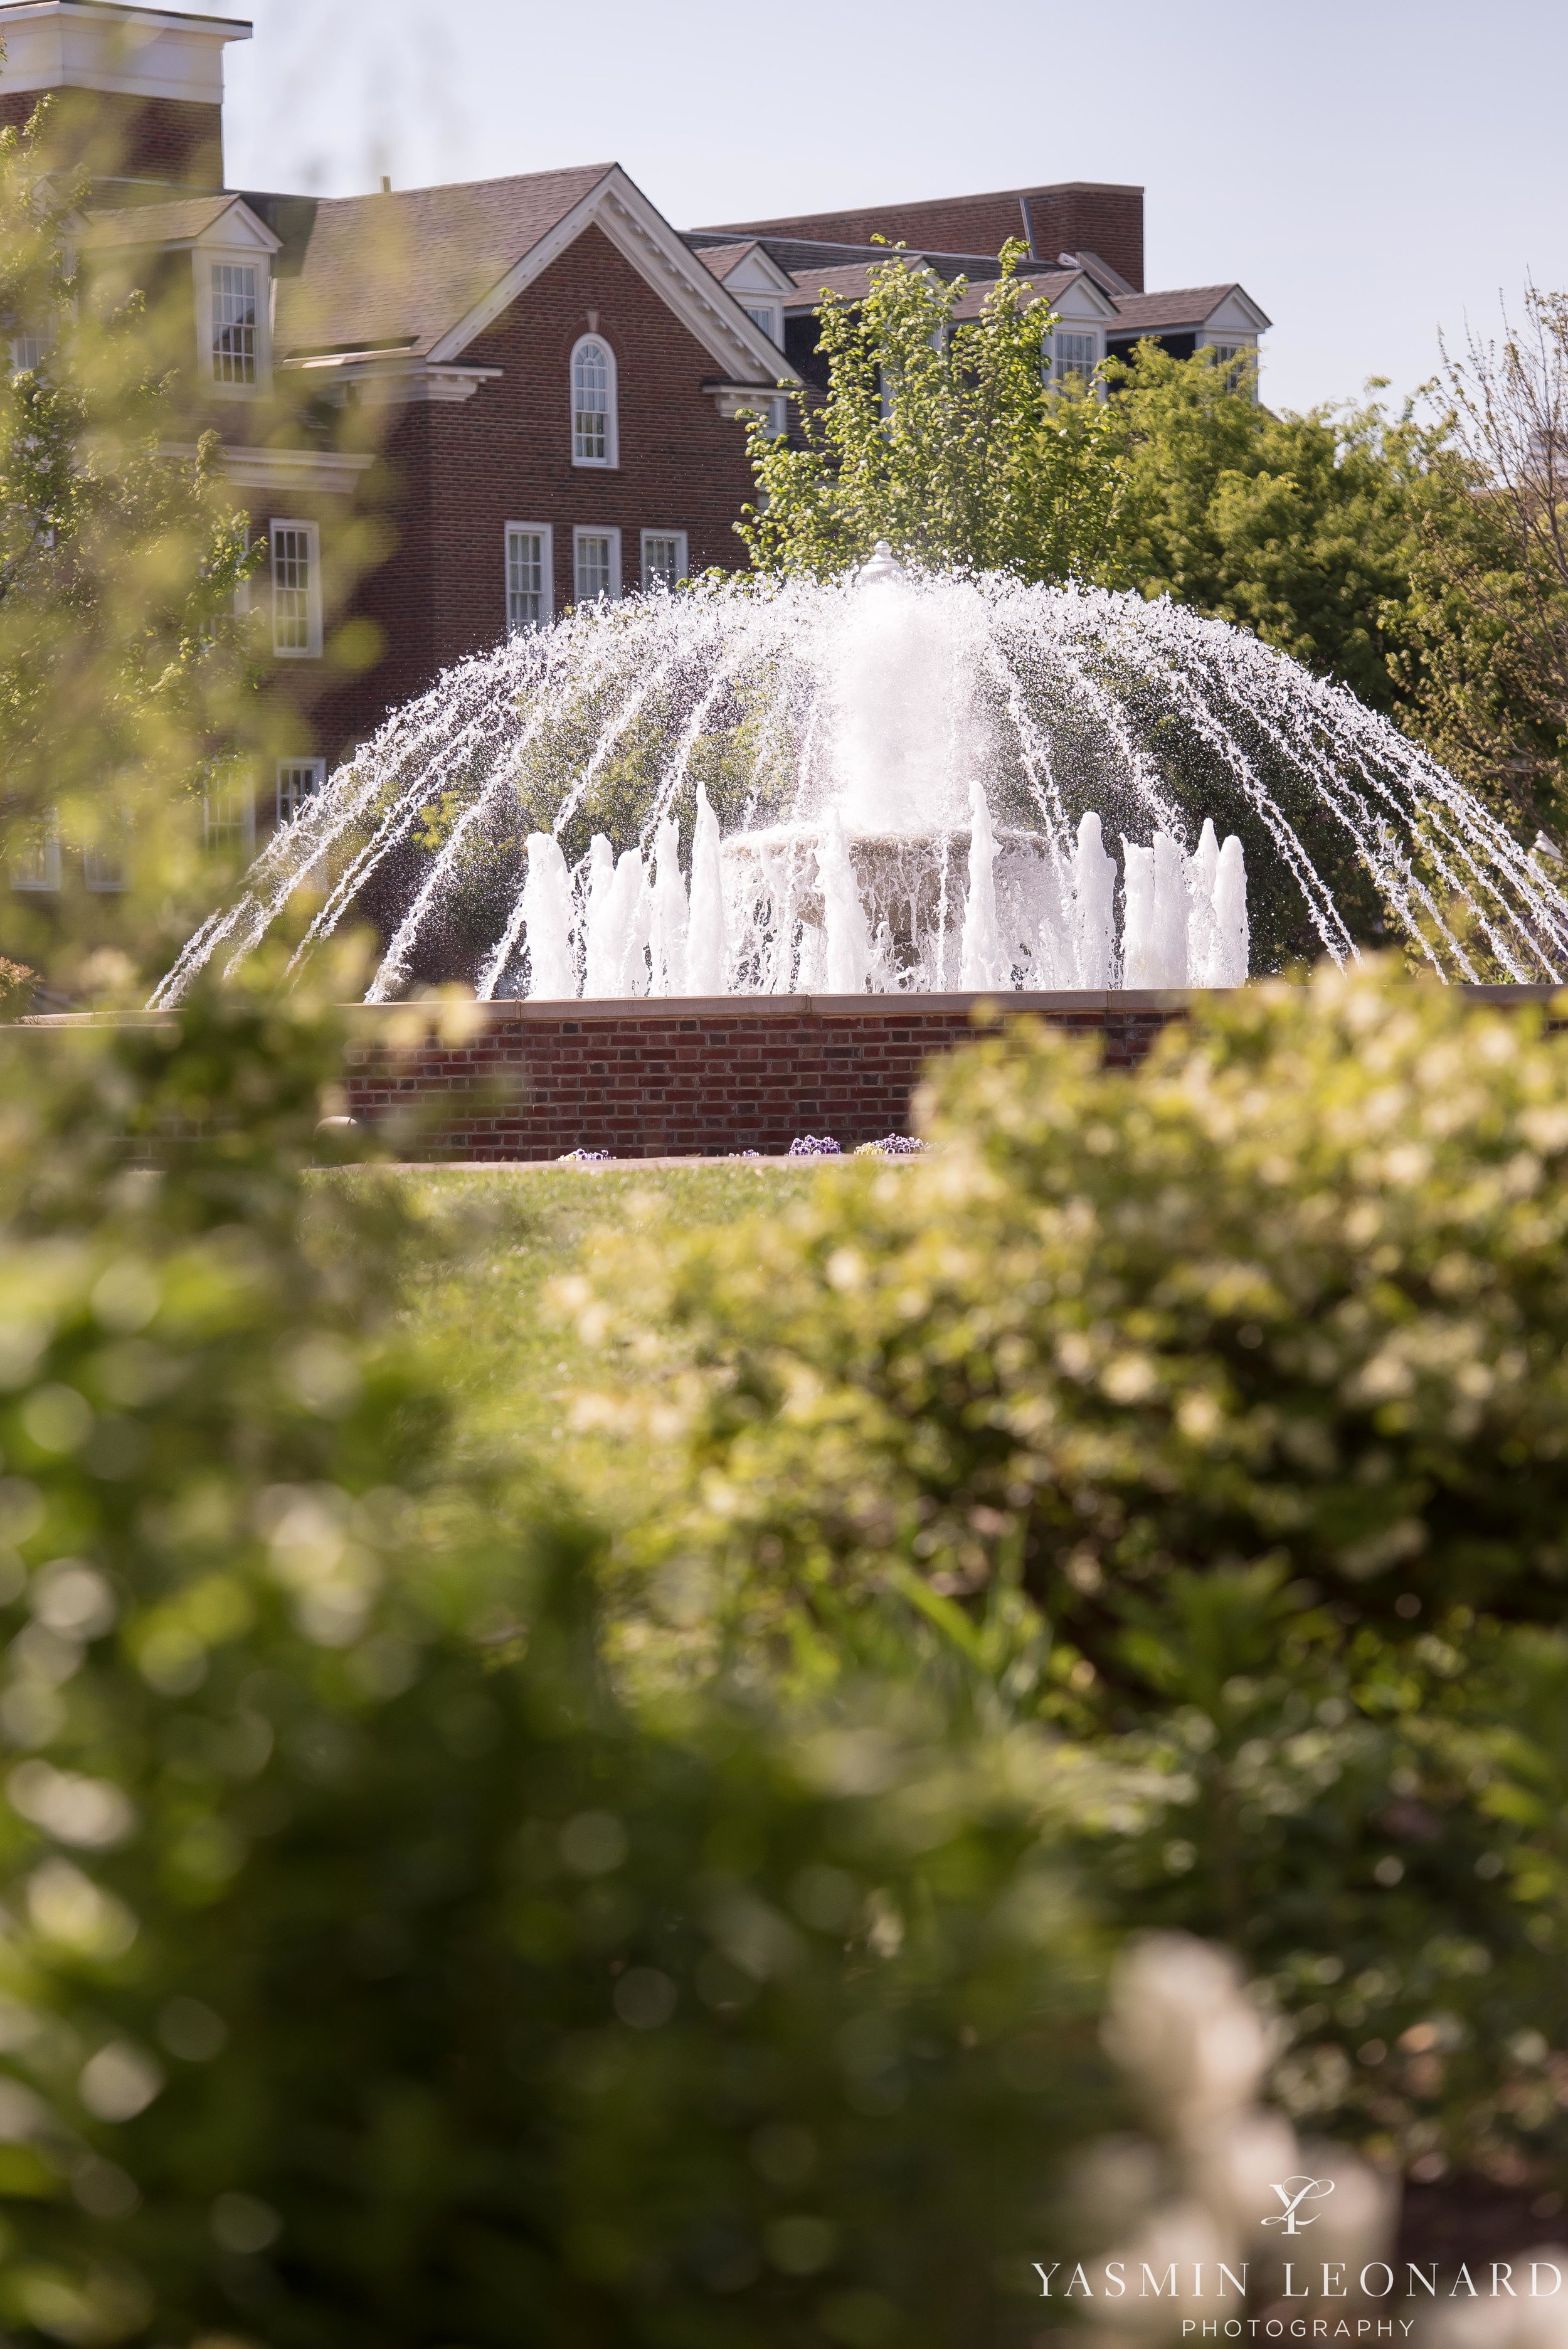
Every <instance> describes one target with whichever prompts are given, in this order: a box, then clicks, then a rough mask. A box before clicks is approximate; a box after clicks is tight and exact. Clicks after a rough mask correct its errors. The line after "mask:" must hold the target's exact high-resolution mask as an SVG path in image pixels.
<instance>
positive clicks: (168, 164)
mask: <svg viewBox="0 0 1568 2349" xmlns="http://www.w3.org/2000/svg"><path fill="white" fill-rule="evenodd" d="M44 95H45V93H44V92H42V91H40V90H36V89H34V90H8V91H6V92H5V93H4V94H0V129H5V130H11V129H21V128H22V126H23V125H24V124H26V123H27V122H30V121H31V120H32V119H33V116H34V114H35V112H36V109H37V107H38V104H39V100H40V98H42V97H43V96H44ZM47 96H48V100H49V112H48V118H47V119H48V130H47V144H48V148H49V151H50V155H51V159H53V160H58V162H59V163H61V164H62V165H65V164H70V165H73V166H74V165H77V164H86V165H87V166H88V168H89V169H90V170H92V171H95V172H98V173H102V174H104V175H105V176H112V177H114V178H117V179H127V180H153V181H162V182H171V183H174V184H176V185H180V186H184V187H191V188H221V187H222V184H223V111H222V107H218V106H200V105H196V104H194V103H192V102H191V100H190V99H189V98H136V97H130V96H128V95H127V94H125V93H124V92H122V91H118V90H83V89H57V90H51V91H49V92H48V93H47Z"/></svg>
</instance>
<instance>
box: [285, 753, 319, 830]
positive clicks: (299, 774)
mask: <svg viewBox="0 0 1568 2349" xmlns="http://www.w3.org/2000/svg"><path fill="white" fill-rule="evenodd" d="M325 782H326V761H325V759H280V760H279V761H278V781H277V802H276V807H277V822H278V823H279V824H280V825H281V824H285V823H293V822H294V818H295V816H296V815H298V814H299V813H300V812H301V810H302V809H303V808H304V803H305V802H306V801H307V800H313V799H315V795H316V793H317V792H319V791H321V790H322V789H323V788H324V786H325Z"/></svg>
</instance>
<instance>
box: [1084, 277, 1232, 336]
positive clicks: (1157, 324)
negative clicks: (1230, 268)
mask: <svg viewBox="0 0 1568 2349" xmlns="http://www.w3.org/2000/svg"><path fill="white" fill-rule="evenodd" d="M1232 294H1239V295H1241V296H1242V298H1243V300H1244V301H1246V302H1247V303H1248V304H1249V305H1252V306H1253V307H1254V308H1255V307H1256V305H1255V304H1253V302H1252V296H1251V295H1249V294H1248V293H1247V291H1246V288H1245V287H1244V286H1243V285H1234V284H1233V285H1178V286H1175V287H1173V288H1172V289H1171V292H1169V293H1167V294H1122V295H1117V297H1116V311H1117V318H1118V323H1119V331H1120V332H1122V333H1124V334H1126V333H1131V334H1138V335H1161V334H1172V333H1177V332H1180V331H1181V329H1183V328H1187V327H1190V328H1193V329H1196V328H1197V327H1199V326H1205V325H1207V323H1208V321H1209V320H1210V319H1211V318H1212V316H1213V315H1214V312H1215V311H1216V310H1217V309H1218V308H1219V306H1220V305H1221V303H1222V302H1223V301H1224V300H1225V298H1226V296H1227V295H1232ZM1267 324H1268V321H1267V319H1264V325H1265V326H1266V325H1267Z"/></svg>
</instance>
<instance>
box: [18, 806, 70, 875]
mask: <svg viewBox="0 0 1568 2349" xmlns="http://www.w3.org/2000/svg"><path fill="white" fill-rule="evenodd" d="M8 862H9V867H10V880H11V886H12V888H13V889H28V890H33V891H36V893H37V894H38V895H43V894H44V893H45V892H46V891H47V892H51V893H52V892H54V891H56V890H57V889H58V888H59V885H60V826H59V820H58V818H57V816H56V815H55V814H54V813H53V812H50V813H49V814H48V815H46V816H45V817H44V818H43V819H42V820H41V821H40V822H39V823H36V825H35V826H34V827H33V830H32V832H31V833H30V834H29V835H27V836H25V837H24V838H23V839H21V840H18V841H16V842H15V843H14V844H13V846H12V849H11V854H10V857H9V860H8Z"/></svg>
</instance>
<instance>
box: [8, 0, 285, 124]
mask: <svg viewBox="0 0 1568 2349" xmlns="http://www.w3.org/2000/svg"><path fill="white" fill-rule="evenodd" d="M250 37H251V26H249V25H248V24H247V23H246V22H245V20H244V19H243V18H242V17H240V16H194V15H193V16H187V15H186V14H185V13H184V11H183V10H178V9H173V8H137V7H106V6H104V5H102V4H101V0H22V5H11V6H8V7H7V8H6V9H5V66H4V68H3V70H0V93H4V92H5V91H8V90H14V89H15V90H35V89H40V90H41V89H66V88H69V89H98V90H108V91H118V92H120V93H123V94H124V95H125V96H127V97H129V98H179V99H181V100H182V101H183V102H184V103H185V104H187V105H194V106H212V107H221V106H222V103H223V52H224V50H225V49H226V48H227V47H228V45H229V43H230V42H231V41H248V40H249V39H250Z"/></svg>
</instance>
